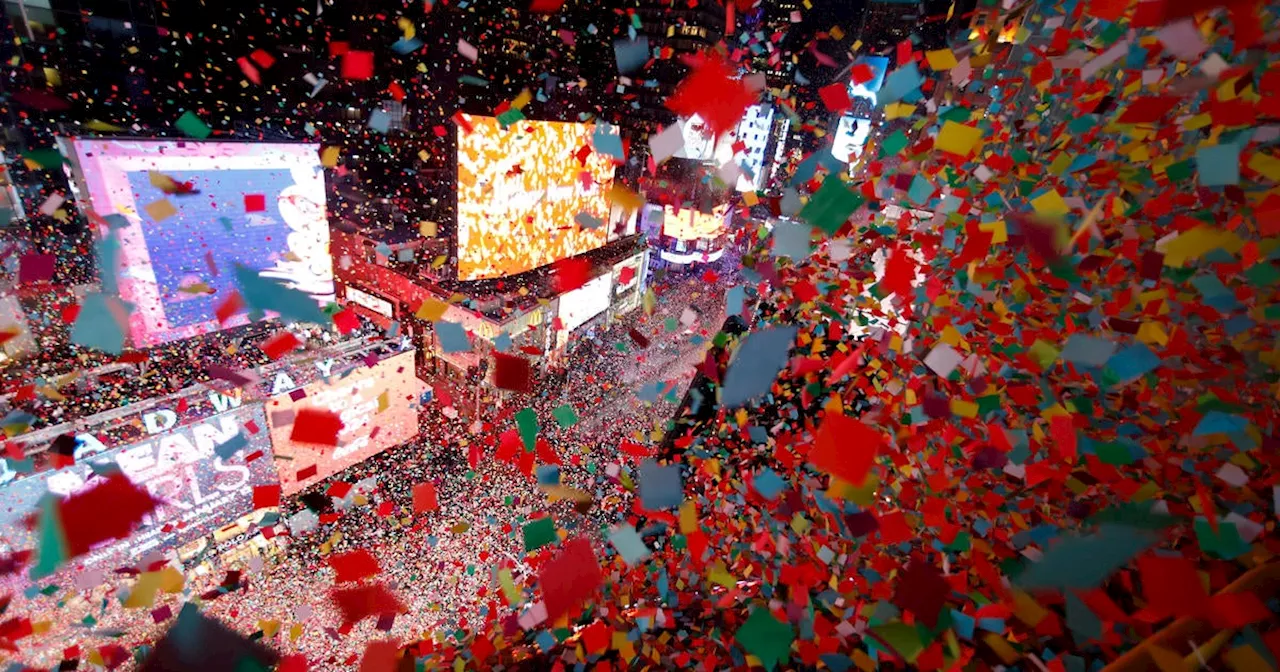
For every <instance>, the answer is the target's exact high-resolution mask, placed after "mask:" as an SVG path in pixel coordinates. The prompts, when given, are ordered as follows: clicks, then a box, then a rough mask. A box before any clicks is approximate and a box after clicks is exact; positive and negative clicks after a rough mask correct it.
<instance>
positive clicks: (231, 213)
mask: <svg viewBox="0 0 1280 672" xmlns="http://www.w3.org/2000/svg"><path fill="white" fill-rule="evenodd" d="M60 143H61V151H62V153H63V154H64V155H65V156H67V157H69V158H70V159H71V165H72V169H71V173H72V180H71V183H72V188H73V191H74V193H75V197H76V199H77V200H78V201H79V203H80V207H81V208H82V209H84V210H92V212H93V213H94V214H95V215H96V217H95V221H99V222H102V223H104V224H105V225H108V226H110V227H112V228H115V229H117V230H118V233H119V240H120V251H119V256H118V259H117V267H116V269H115V272H116V277H117V278H118V281H119V283H118V284H119V292H120V298H122V299H123V300H124V301H126V302H128V303H131V304H133V305H134V310H133V312H132V313H131V314H130V316H129V336H130V339H131V341H132V342H133V345H134V346H135V347H147V346H152V345H158V344H160V343H165V342H169V341H175V340H180V339H185V338H191V337H194V336H199V335H201V334H206V333H209V332H213V331H217V330H218V329H221V328H225V327H233V326H238V325H241V324H244V323H246V322H248V320H249V315H248V313H246V312H240V313H239V314H235V315H232V316H231V317H230V319H228V320H226V321H224V322H221V323H219V321H218V319H217V316H216V313H215V311H216V310H217V308H218V306H220V305H222V304H223V302H224V301H225V299H226V297H227V296H228V295H229V294H230V293H231V292H232V291H234V290H235V289H236V284H235V280H234V278H235V272H234V271H235V266H236V265H237V264H240V265H244V266H248V267H250V268H253V269H254V270H256V271H258V272H259V274H261V275H262V276H263V277H265V278H270V279H272V280H276V281H279V282H283V283H284V284H286V285H288V286H290V287H292V288H295V289H298V290H301V291H304V292H306V293H307V294H309V295H311V297H312V298H314V299H315V300H316V301H317V302H318V303H320V304H324V303H327V302H329V301H332V300H333V264H332V261H331V259H330V258H329V225H328V221H327V220H326V218H325V188H324V169H323V168H322V166H321V165H320V155H319V150H320V148H319V146H318V145H311V144H286V143H247V142H243V143H242V142H184V141H175V140H138V139H127V140H126V139H107V140H91V139H85V138H75V139H69V140H68V139H63V140H61V141H60ZM104 272H107V271H106V270H105V269H104Z"/></svg>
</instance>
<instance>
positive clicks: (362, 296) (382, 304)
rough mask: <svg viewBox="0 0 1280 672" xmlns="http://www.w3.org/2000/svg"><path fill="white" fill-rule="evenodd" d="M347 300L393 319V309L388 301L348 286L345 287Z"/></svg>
mask: <svg viewBox="0 0 1280 672" xmlns="http://www.w3.org/2000/svg"><path fill="white" fill-rule="evenodd" d="M347 300H348V301H350V302H351V303H354V304H356V305H360V306H364V307H365V308H368V309H369V310H372V311H373V312H375V313H378V314H379V315H386V316H387V317H392V318H394V317H395V307H394V306H392V305H391V302H390V301H388V300H386V299H384V298H381V297H377V296H374V295H372V294H370V293H368V292H365V291H363V290H360V289H356V288H355V287H352V286H350V285H347Z"/></svg>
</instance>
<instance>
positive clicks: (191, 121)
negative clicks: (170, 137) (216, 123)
mask: <svg viewBox="0 0 1280 672" xmlns="http://www.w3.org/2000/svg"><path fill="white" fill-rule="evenodd" d="M173 126H174V128H177V129H178V130H179V131H182V132H183V133H186V134H187V135H188V136H190V137H193V138H196V139H197V140H204V139H205V138H207V137H209V136H210V135H212V134H213V130H212V129H210V128H209V126H208V125H207V124H205V123H204V122H203V121H201V120H200V117H197V116H196V114H195V113H194V112H192V111H191V110H187V111H186V112H183V113H182V116H181V117H178V120H177V121H176V122H174V124H173Z"/></svg>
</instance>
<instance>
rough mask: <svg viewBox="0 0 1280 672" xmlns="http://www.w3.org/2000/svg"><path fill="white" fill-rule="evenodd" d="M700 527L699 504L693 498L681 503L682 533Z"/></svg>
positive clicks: (687, 532)
mask: <svg viewBox="0 0 1280 672" xmlns="http://www.w3.org/2000/svg"><path fill="white" fill-rule="evenodd" d="M696 529H698V505H697V504H696V503H694V501H693V500H692V499H686V500H685V501H684V502H682V503H681V504H680V534H689V533H690V532H693V531H694V530H696Z"/></svg>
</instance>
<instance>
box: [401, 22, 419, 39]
mask: <svg viewBox="0 0 1280 672" xmlns="http://www.w3.org/2000/svg"><path fill="white" fill-rule="evenodd" d="M396 25H397V26H399V28H400V32H401V33H402V34H404V39H406V40H412V39H413V37H414V36H415V35H417V34H418V29H417V28H416V27H415V26H414V25H413V22H412V21H410V20H409V19H407V18H405V17H403V16H402V17H400V18H399V19H396Z"/></svg>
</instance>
